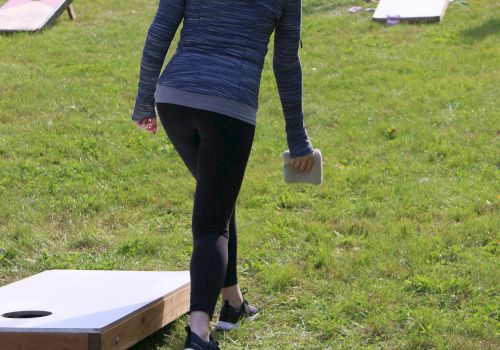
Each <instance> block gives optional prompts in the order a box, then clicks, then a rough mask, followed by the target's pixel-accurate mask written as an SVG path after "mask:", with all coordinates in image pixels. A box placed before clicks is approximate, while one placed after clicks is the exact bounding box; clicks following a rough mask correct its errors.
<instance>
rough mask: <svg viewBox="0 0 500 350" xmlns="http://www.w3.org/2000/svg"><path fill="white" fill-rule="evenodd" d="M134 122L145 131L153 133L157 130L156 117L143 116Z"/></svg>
mask: <svg viewBox="0 0 500 350" xmlns="http://www.w3.org/2000/svg"><path fill="white" fill-rule="evenodd" d="M135 123H136V125H137V126H138V127H139V128H141V129H143V130H146V131H147V132H150V133H151V134H153V135H154V134H156V132H157V131H158V126H157V124H156V117H153V118H144V119H142V120H138V121H136V122H135Z"/></svg>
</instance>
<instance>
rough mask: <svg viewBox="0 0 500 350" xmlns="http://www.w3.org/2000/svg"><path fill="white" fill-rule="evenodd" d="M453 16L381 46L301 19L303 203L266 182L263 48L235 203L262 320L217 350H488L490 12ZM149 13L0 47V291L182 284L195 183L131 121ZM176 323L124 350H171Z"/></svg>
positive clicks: (87, 15)
mask: <svg viewBox="0 0 500 350" xmlns="http://www.w3.org/2000/svg"><path fill="white" fill-rule="evenodd" d="M0 2H1V1H0ZM469 3H470V4H468V5H464V4H460V3H452V4H450V6H449V7H448V10H447V13H446V16H445V19H444V22H443V23H441V24H418V25H408V24H400V25H398V26H395V27H387V26H385V25H383V24H380V23H376V22H373V21H372V20H371V18H370V16H371V14H370V13H368V12H362V13H358V14H350V13H348V12H347V9H348V8H349V7H350V6H352V5H360V4H361V5H362V6H365V7H370V6H373V5H372V4H365V3H364V2H362V1H347V0H342V1H331V0H304V13H305V15H304V18H303V44H304V47H303V49H302V50H301V59H302V65H303V71H304V104H305V107H304V108H305V113H306V125H307V127H308V132H309V135H310V137H311V141H312V143H313V145H314V146H315V147H317V148H320V149H321V151H322V154H323V157H324V183H323V184H322V185H321V186H318V187H314V186H308V185H295V186H289V185H286V184H285V183H284V181H283V174H282V171H283V170H282V160H281V157H280V155H281V152H282V151H284V150H285V149H286V148H287V145H286V138H285V133H284V118H283V116H282V112H281V106H280V103H279V97H278V93H277V89H276V83H275V81H274V77H273V73H272V61H271V58H272V44H271V45H270V53H269V55H268V59H267V60H266V65H265V70H264V72H263V77H262V86H261V92H260V108H259V113H258V125H257V130H256V136H255V142H254V146H253V149H252V153H251V156H250V160H249V164H248V168H247V172H246V176H245V180H244V183H243V186H242V190H241V194H240V197H239V199H238V228H239V237H240V238H239V243H240V245H239V247H240V251H239V252H240V260H239V270H240V273H241V278H240V280H241V284H242V285H243V286H246V287H248V289H249V292H248V294H247V297H248V299H249V300H250V301H252V302H254V303H256V304H258V305H259V306H261V308H262V314H261V317H260V318H259V319H258V321H256V322H254V323H248V324H245V325H244V326H243V327H241V328H240V330H239V331H238V332H236V333H228V334H226V335H223V334H218V335H217V339H218V340H219V341H220V342H221V344H222V349H225V350H230V349H234V350H235V349H269V350H271V349H272V350H274V349H277V350H285V349H287V350H288V349H322V350H323V349H325V350H326V349H457V350H458V349H498V348H500V331H499V329H500V294H499V293H500V288H499V281H500V276H499V274H500V273H499V271H500V270H499V269H498V266H499V259H498V256H499V243H500V239H499V232H500V102H499V96H500V88H499V87H500V64H499V57H500V45H499V44H500V40H499V32H500V17H499V15H498V14H499V13H500V11H499V10H500V6H499V3H498V2H497V1H494V0H484V1H469ZM156 4H157V1H141V0H127V1H119V0H79V1H75V2H74V6H75V10H76V12H77V16H78V18H77V20H76V21H73V22H71V21H70V20H69V19H68V18H67V16H65V15H64V16H62V17H61V18H60V19H59V20H58V21H57V22H56V24H55V26H54V27H53V28H51V29H50V30H47V31H44V32H42V33H39V34H15V35H3V36H0V52H1V54H0V285H5V284H7V283H10V282H13V281H16V280H19V279H22V278H25V277H28V276H31V275H33V274H35V273H38V272H40V271H43V270H47V269H55V268H58V269H119V270H186V269H188V264H189V257H190V252H191V235H190V223H191V216H190V215H191V205H192V193H193V190H194V184H195V182H194V180H193V179H192V178H191V176H190V174H189V173H188V171H187V169H186V168H185V166H184V164H183V163H182V162H181V160H180V158H179V157H178V155H177V153H176V152H175V150H174V149H173V147H172V145H171V143H170V142H169V141H168V139H167V138H166V136H165V134H164V132H163V130H160V132H159V133H158V134H157V135H156V136H154V137H152V136H150V135H149V134H147V133H145V132H142V131H140V130H139V129H137V128H136V127H135V125H134V124H133V123H132V122H131V120H130V116H131V112H132V108H133V103H134V99H135V94H136V86H137V81H138V71H139V62H140V58H141V53H142V47H143V44H144V39H145V34H146V31H147V29H148V27H149V24H150V23H151V20H152V17H153V15H154V11H155V8H156ZM173 46H175V43H174V45H173ZM172 53H173V48H172V49H171V50H170V52H169V57H170V56H171V55H172ZM186 322H187V317H182V318H181V319H179V320H177V321H176V322H174V323H173V324H172V325H170V326H167V327H166V328H165V329H162V330H161V331H159V332H157V333H156V334H155V335H154V336H152V337H150V338H148V339H146V340H145V341H143V342H141V343H140V344H138V345H137V346H135V347H134V349H135V350H139V349H161V350H167V349H176V350H177V349H182V343H183V341H184V336H185V333H184V330H183V327H184V325H185V324H186Z"/></svg>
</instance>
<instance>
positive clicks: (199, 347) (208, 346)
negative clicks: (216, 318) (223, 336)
mask: <svg viewBox="0 0 500 350" xmlns="http://www.w3.org/2000/svg"><path fill="white" fill-rule="evenodd" d="M186 332H187V337H186V342H185V343H184V350H220V348H219V343H217V342H216V341H215V339H214V338H213V337H212V335H210V341H208V342H206V341H204V340H203V339H201V338H200V337H199V336H198V335H197V334H196V333H193V332H191V328H190V327H189V326H186Z"/></svg>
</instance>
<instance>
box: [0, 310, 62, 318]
mask: <svg viewBox="0 0 500 350" xmlns="http://www.w3.org/2000/svg"><path fill="white" fill-rule="evenodd" d="M50 315H52V312H49V311H13V312H7V313H5V314H3V315H2V317H5V318H35V317H44V316H50Z"/></svg>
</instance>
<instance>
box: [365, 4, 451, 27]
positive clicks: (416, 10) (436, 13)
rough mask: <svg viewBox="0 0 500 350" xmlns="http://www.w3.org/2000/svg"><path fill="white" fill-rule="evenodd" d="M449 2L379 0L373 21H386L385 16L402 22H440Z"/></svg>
mask: <svg viewBox="0 0 500 350" xmlns="http://www.w3.org/2000/svg"><path fill="white" fill-rule="evenodd" d="M448 1H449V0H380V2H379V4H378V6H377V9H376V10H375V13H374V14H373V19H374V20H377V21H386V20H387V16H400V17H401V20H402V21H409V22H420V21H425V22H438V21H442V20H443V17H444V14H445V12H446V8H447V6H448Z"/></svg>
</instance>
